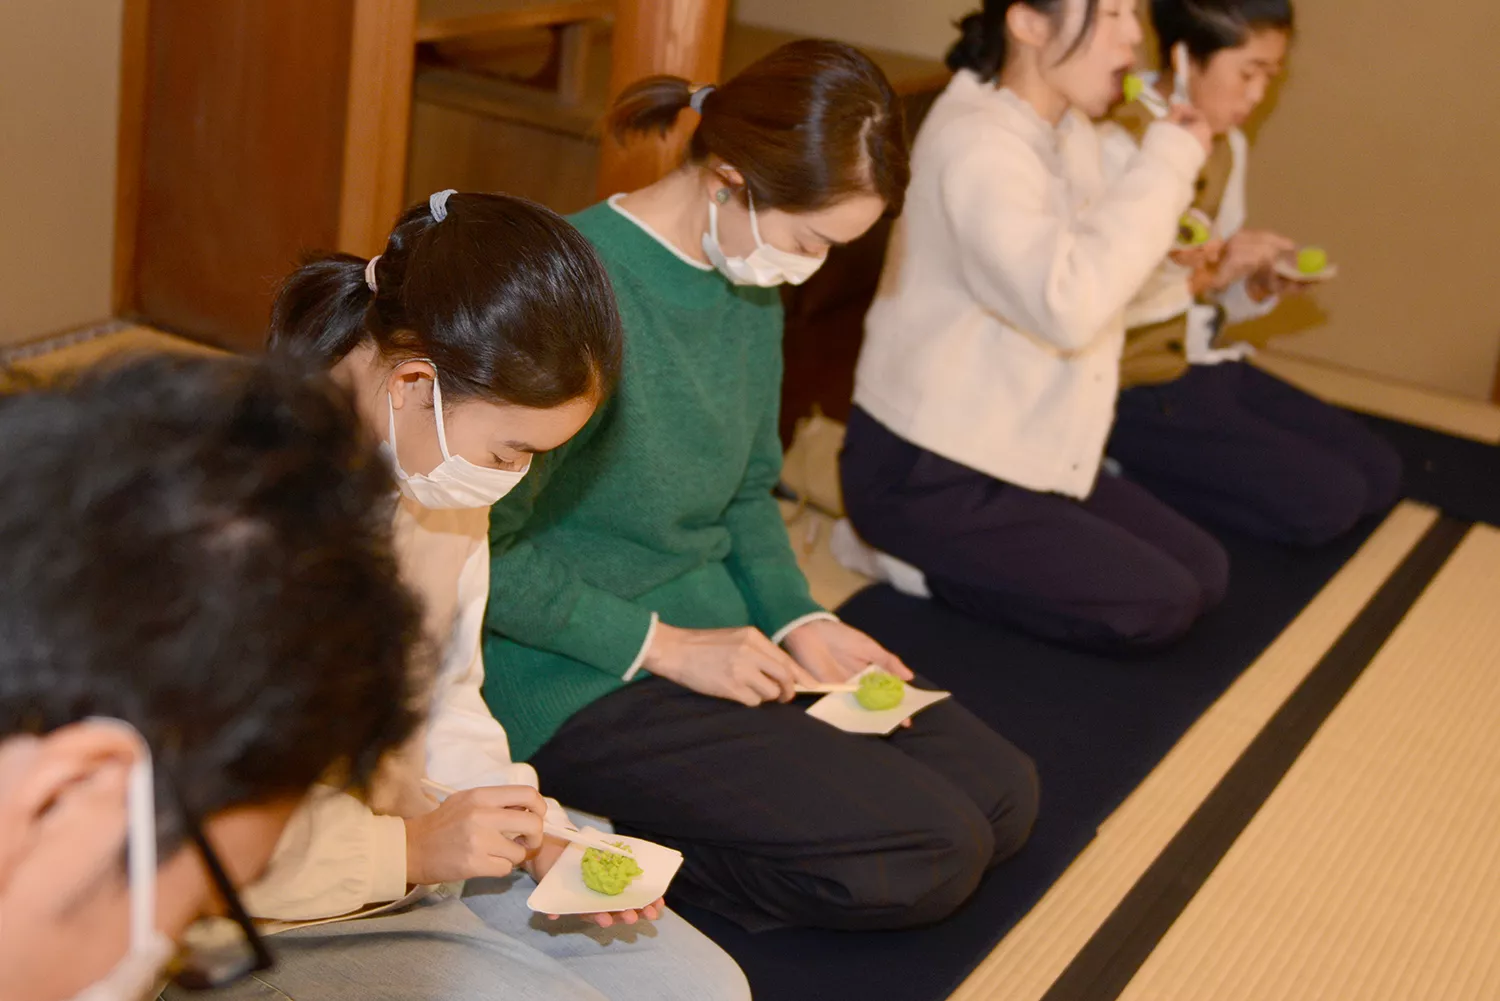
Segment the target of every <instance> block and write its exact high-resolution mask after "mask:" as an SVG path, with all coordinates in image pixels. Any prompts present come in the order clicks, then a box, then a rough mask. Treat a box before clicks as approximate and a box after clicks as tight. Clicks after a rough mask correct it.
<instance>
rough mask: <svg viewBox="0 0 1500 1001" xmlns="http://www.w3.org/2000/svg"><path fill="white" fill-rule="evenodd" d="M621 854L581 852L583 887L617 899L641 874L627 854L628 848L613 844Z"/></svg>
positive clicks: (595, 851) (622, 844)
mask: <svg viewBox="0 0 1500 1001" xmlns="http://www.w3.org/2000/svg"><path fill="white" fill-rule="evenodd" d="M614 844H615V847H617V848H619V849H620V852H621V854H615V853H614V852H606V851H601V850H600V849H598V848H585V849H584V850H583V885H584V886H586V887H588V888H589V889H590V890H593V891H595V892H597V893H603V894H607V895H608V896H611V897H618V896H619V895H620V894H622V893H624V892H625V888H626V887H627V886H629V885H630V884H631V881H632V880H634V879H635V878H636V877H637V876H639V875H640V874H641V867H640V865H639V864H638V863H637V862H636V860H635V859H633V858H631V857H630V855H629V854H628V852H629V851H630V846H629V845H626V844H624V843H623V842H614Z"/></svg>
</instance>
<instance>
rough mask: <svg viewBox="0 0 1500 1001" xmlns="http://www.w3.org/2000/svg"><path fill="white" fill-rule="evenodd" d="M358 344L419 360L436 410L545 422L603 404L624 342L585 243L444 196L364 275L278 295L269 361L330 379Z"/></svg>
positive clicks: (546, 222) (540, 223) (508, 210)
mask: <svg viewBox="0 0 1500 1001" xmlns="http://www.w3.org/2000/svg"><path fill="white" fill-rule="evenodd" d="M435 213H436V214H435ZM367 270H369V271H370V278H369V280H367V279H366V274H365V273H366V271H367ZM371 286H373V288H372V287H371ZM366 341H369V342H372V343H373V344H374V345H375V348H376V350H378V351H379V352H380V355H381V357H382V358H385V359H387V360H390V361H392V362H400V361H404V360H406V359H408V358H427V359H430V360H431V361H432V363H433V365H434V366H436V367H437V369H438V371H439V372H441V373H442V379H443V396H444V398H445V399H449V400H452V401H454V402H457V401H458V400H462V399H465V398H470V397H479V398H483V399H488V400H492V401H495V402H500V403H510V404H515V405H517V406H522V407H532V408H537V409H548V408H551V407H556V406H561V405H562V404H564V403H567V402H569V401H571V400H576V399H579V398H582V397H587V396H594V397H598V398H602V397H604V396H606V395H608V394H609V393H610V391H611V390H613V389H614V386H615V384H616V382H617V381H618V380H619V376H620V366H621V359H622V356H623V342H624V337H623V334H622V333H621V329H620V315H619V312H618V311H617V309H616V307H615V296H614V288H613V286H611V284H610V281H609V275H608V274H607V273H606V272H605V270H604V265H603V264H602V263H601V262H600V260H599V256H598V254H596V253H595V252H594V248H593V245H592V244H590V243H589V242H588V240H587V239H585V238H584V236H583V234H581V233H579V232H578V231H577V230H576V229H574V228H573V227H572V226H570V225H568V223H567V221H566V220H564V219H563V218H562V217H561V216H559V215H557V214H556V213H555V212H552V211H551V210H550V209H546V208H543V207H542V206H540V205H537V204H536V203H534V202H529V201H527V200H526V199H524V198H516V197H514V196H511V195H487V194H486V195H481V194H460V193H457V192H453V193H451V197H440V196H434V197H433V198H432V199H430V200H429V201H426V202H421V203H419V204H417V205H414V206H412V207H411V208H409V209H407V210H406V212H405V213H403V214H402V216H401V218H400V219H399V220H397V222H396V227H395V229H394V230H392V232H391V235H390V238H389V239H388V240H387V241H386V245H385V250H384V251H383V252H382V253H381V254H380V256H379V258H377V259H376V261H375V265H374V267H373V268H370V267H369V262H368V261H365V260H363V259H361V258H359V257H354V256H352V255H350V254H328V255H325V256H321V257H318V258H315V259H313V260H310V261H308V262H307V263H306V264H304V265H302V267H300V268H298V269H297V270H296V271H295V272H293V274H292V275H291V276H290V277H288V278H287V279H286V281H285V282H284V283H283V284H282V286H281V291H280V292H279V293H278V295H277V297H276V305H275V307H274V308H273V309H272V315H271V337H270V346H271V349H272V350H274V351H285V352H289V353H292V354H296V355H300V356H303V357H306V358H309V359H310V360H312V361H315V362H316V363H318V364H319V365H321V366H322V367H324V368H327V367H330V366H332V365H334V364H335V363H337V362H338V361H339V360H340V359H341V358H343V357H344V356H345V355H347V354H348V353H349V352H350V351H353V350H354V349H355V348H356V347H358V346H359V345H360V344H361V343H364V342H366Z"/></svg>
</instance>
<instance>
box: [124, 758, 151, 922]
mask: <svg viewBox="0 0 1500 1001" xmlns="http://www.w3.org/2000/svg"><path fill="white" fill-rule="evenodd" d="M140 744H141V758H140V760H138V761H137V762H136V763H135V764H134V765H132V766H131V770H130V780H129V788H128V792H127V793H126V797H125V814H126V818H127V820H126V823H127V825H128V826H127V827H126V830H127V831H128V832H129V834H128V841H129V846H128V848H127V851H128V856H127V858H128V863H127V864H128V866H129V875H130V882H129V886H130V941H131V944H132V945H133V946H135V947H137V948H139V947H144V946H145V945H146V944H147V943H148V942H150V941H151V938H152V936H153V935H155V933H156V788H155V782H154V780H153V776H152V771H151V751H150V749H149V748H147V747H146V742H145V741H144V740H142V741H141V742H140Z"/></svg>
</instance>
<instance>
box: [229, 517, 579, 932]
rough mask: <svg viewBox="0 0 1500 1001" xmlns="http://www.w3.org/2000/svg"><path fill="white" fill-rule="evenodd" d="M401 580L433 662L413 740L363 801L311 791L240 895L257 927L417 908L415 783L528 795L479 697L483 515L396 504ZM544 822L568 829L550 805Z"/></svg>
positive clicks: (421, 796)
mask: <svg viewBox="0 0 1500 1001" xmlns="http://www.w3.org/2000/svg"><path fill="white" fill-rule="evenodd" d="M395 535H396V550H397V555H398V558H399V560H400V564H401V571H402V576H403V578H404V579H405V580H406V582H407V584H408V585H409V586H410V587H411V588H412V589H413V590H414V591H415V592H416V593H417V594H418V595H419V596H420V597H421V599H422V602H423V606H424V622H425V626H426V630H427V633H428V636H429V638H430V639H431V641H432V643H433V644H434V645H435V646H436V648H437V649H438V650H439V651H440V654H439V665H438V670H437V672H436V676H435V678H434V681H433V684H432V686H431V689H430V692H429V696H428V712H427V719H426V722H425V724H424V726H423V727H422V728H421V729H420V731H419V732H418V733H417V734H415V735H414V736H413V737H412V739H411V740H410V741H408V742H407V744H406V745H405V746H403V747H402V748H401V750H400V751H399V752H397V753H394V754H392V755H390V756H389V757H388V758H387V759H386V760H385V761H384V762H382V764H381V768H380V770H379V773H378V774H377V776H376V778H375V781H374V782H373V783H372V785H371V791H370V795H369V798H368V801H363V800H360V799H358V798H356V797H354V796H351V795H348V794H346V793H342V792H339V791H337V790H334V789H330V788H326V787H320V788H318V789H315V790H314V791H313V793H312V794H311V795H310V796H309V797H308V799H307V801H306V802H305V803H304V804H303V806H302V808H301V809H300V810H299V811H298V812H297V814H296V815H295V816H294V817H293V818H292V821H291V823H290V824H289V825H288V826H287V830H286V832H285V833H284V834H283V835H282V838H281V840H280V842H278V844H277V847H276V852H275V854H274V855H273V857H272V860H271V865H270V868H269V869H268V871H267V873H266V876H265V878H263V879H262V880H261V881H260V882H258V883H256V884H255V885H254V886H252V887H249V888H248V889H247V890H246V891H245V895H244V896H245V904H246V907H247V908H248V909H249V910H250V913H251V914H252V915H253V916H254V917H256V918H259V919H263V920H268V921H274V922H280V923H286V922H298V923H300V922H308V921H323V920H328V919H337V918H342V917H348V916H354V915H356V914H367V913H370V912H371V911H372V910H376V909H383V908H385V907H389V906H393V905H395V904H400V903H404V902H406V901H407V900H409V899H414V898H415V897H416V896H419V895H420V894H422V893H423V892H425V888H423V887H409V886H408V884H407V881H406V825H405V820H404V818H407V817H415V816H420V815H421V814H423V813H426V812H428V811H431V810H433V809H436V807H437V800H436V799H434V798H433V797H432V796H431V795H430V794H429V793H428V791H427V789H426V788H424V786H423V783H422V779H423V778H424V777H426V778H428V779H430V780H432V781H434V782H437V783H439V784H441V785H443V786H447V787H449V788H453V789H473V788H479V787H482V786H502V785H525V786H530V787H532V788H533V789H534V788H536V787H537V776H536V771H535V770H534V769H533V768H532V767H531V766H530V765H528V764H524V763H522V762H516V761H512V760H511V757H510V743H509V741H508V740H507V738H506V735H505V730H504V728H503V727H501V725H500V724H499V722H498V721H496V719H495V718H494V716H492V715H491V714H490V711H489V709H488V707H486V705H485V703H484V698H483V696H482V694H481V687H482V686H483V684H484V659H483V657H482V655H481V648H480V635H481V629H482V627H483V623H484V607H485V602H486V601H487V600H488V598H489V575H490V553H489V511H488V509H475V510H452V511H436V510H431V509H428V508H424V507H422V506H421V505H419V504H416V503H415V502H413V501H410V500H408V499H406V498H402V499H401V500H400V502H399V505H398V507H397V511H396V516H395ZM548 819H549V820H550V821H552V822H553V823H557V824H561V825H564V826H568V827H571V826H572V825H571V824H570V823H569V822H568V820H567V815H566V814H565V813H563V811H562V808H561V807H560V806H559V805H558V804H557V803H556V802H555V801H551V800H549V801H548Z"/></svg>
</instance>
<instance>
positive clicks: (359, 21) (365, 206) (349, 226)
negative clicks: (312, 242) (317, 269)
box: [111, 0, 419, 317]
mask: <svg viewBox="0 0 1500 1001" xmlns="http://www.w3.org/2000/svg"><path fill="white" fill-rule="evenodd" d="M349 2H350V3H351V4H352V5H353V22H352V28H351V31H352V35H353V37H352V39H351V44H350V57H349V71H348V77H349V81H348V86H349V96H348V110H347V114H346V117H345V122H344V135H343V139H342V144H343V157H344V163H343V180H342V184H341V186H340V199H339V207H338V248H337V249H339V250H343V251H347V252H349V253H353V254H360V255H362V256H366V257H368V256H370V255H373V254H377V253H379V252H380V249H381V248H382V247H383V246H384V245H385V238H386V234H387V233H389V232H390V228H391V225H392V223H394V222H395V220H396V217H397V216H398V215H399V214H400V212H401V210H402V209H403V208H404V207H405V201H406V163H407V155H408V150H407V145H408V143H409V141H410V135H411V107H412V85H413V73H414V68H415V60H416V37H417V15H418V3H419V0H349ZM150 28H151V0H124V13H123V24H122V32H121V52H120V122H119V134H118V136H117V139H116V157H117V160H116V166H115V238H114V268H113V282H112V292H111V301H112V305H113V309H114V313H115V315H116V316H127V317H128V316H132V315H135V314H137V313H138V311H139V310H138V304H139V298H138V292H139V290H138V289H137V287H136V280H135V276H136V263H137V262H136V255H137V249H138V243H139V238H140V195H141V188H142V178H141V170H142V167H143V155H144V149H145V142H144V136H145V130H146V129H147V128H149V126H150V123H149V122H147V121H146V108H147V101H148V90H147V88H148V84H149V74H150V42H151V30H150Z"/></svg>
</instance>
